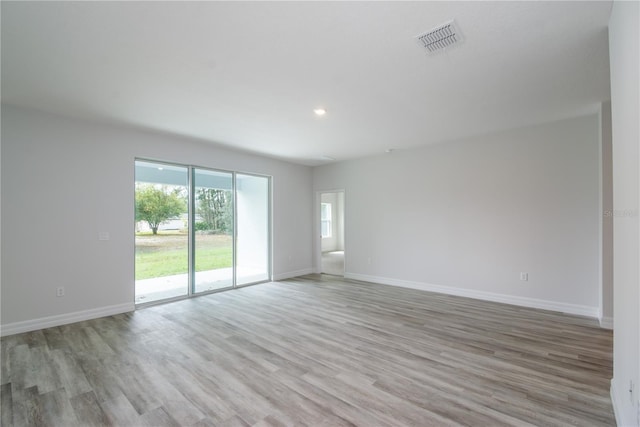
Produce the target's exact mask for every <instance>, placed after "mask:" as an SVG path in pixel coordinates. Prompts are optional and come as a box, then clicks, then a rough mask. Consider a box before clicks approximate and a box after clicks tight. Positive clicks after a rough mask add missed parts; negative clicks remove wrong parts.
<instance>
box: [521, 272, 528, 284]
mask: <svg viewBox="0 0 640 427" xmlns="http://www.w3.org/2000/svg"><path fill="white" fill-rule="evenodd" d="M520 280H522V281H523V282H526V281H527V280H529V273H520Z"/></svg>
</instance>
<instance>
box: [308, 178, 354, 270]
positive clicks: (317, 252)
mask: <svg viewBox="0 0 640 427" xmlns="http://www.w3.org/2000/svg"><path fill="white" fill-rule="evenodd" d="M329 193H342V200H343V206H342V243H343V247H344V273H343V274H346V273H347V192H346V190H345V189H344V188H337V189H331V190H317V191H316V194H315V200H314V201H313V206H314V208H313V231H314V233H313V247H314V251H313V255H314V260H315V262H314V273H316V274H320V273H322V237H321V234H322V228H321V227H322V225H321V221H320V204H321V203H322V195H323V194H329Z"/></svg>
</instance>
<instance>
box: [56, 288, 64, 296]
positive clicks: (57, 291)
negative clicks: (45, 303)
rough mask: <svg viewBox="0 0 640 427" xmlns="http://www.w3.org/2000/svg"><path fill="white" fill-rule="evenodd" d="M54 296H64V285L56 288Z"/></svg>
mask: <svg viewBox="0 0 640 427" xmlns="http://www.w3.org/2000/svg"><path fill="white" fill-rule="evenodd" d="M56 296H57V297H63V296H64V286H60V287H59V288H57V289H56Z"/></svg>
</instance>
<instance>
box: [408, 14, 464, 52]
mask: <svg viewBox="0 0 640 427" xmlns="http://www.w3.org/2000/svg"><path fill="white" fill-rule="evenodd" d="M416 39H417V40H418V42H419V43H420V45H421V46H422V47H424V48H425V49H426V50H427V51H428V52H429V53H434V52H437V51H439V50H443V49H446V48H449V47H451V46H454V45H457V44H460V42H462V34H461V33H460V30H458V27H457V26H456V23H455V22H454V21H449V22H446V23H444V24H442V25H439V26H438V27H436V28H434V29H432V30H429V31H427V32H426V33H422V34H420V35H417V36H416Z"/></svg>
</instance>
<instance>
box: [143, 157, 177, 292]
mask: <svg viewBox="0 0 640 427" xmlns="http://www.w3.org/2000/svg"><path fill="white" fill-rule="evenodd" d="M135 176H136V178H135V179H136V181H135V217H136V230H135V244H136V262H135V302H136V304H143V303H147V302H153V301H158V300H163V299H168V298H175V297H181V296H185V295H188V293H189V221H188V209H189V191H188V188H189V187H188V186H189V175H188V168H186V167H184V166H174V165H168V164H161V163H152V162H136V170H135Z"/></svg>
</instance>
